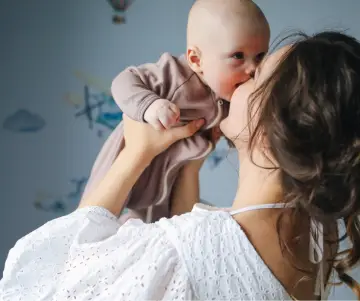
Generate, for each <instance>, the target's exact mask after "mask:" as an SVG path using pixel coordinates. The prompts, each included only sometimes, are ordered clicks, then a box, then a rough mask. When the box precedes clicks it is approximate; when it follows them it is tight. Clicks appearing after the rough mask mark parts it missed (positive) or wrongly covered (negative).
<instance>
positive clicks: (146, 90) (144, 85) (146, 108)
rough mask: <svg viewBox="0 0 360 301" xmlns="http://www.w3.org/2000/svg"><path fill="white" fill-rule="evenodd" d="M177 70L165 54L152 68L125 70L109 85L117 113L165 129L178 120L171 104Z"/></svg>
mask: <svg viewBox="0 0 360 301" xmlns="http://www.w3.org/2000/svg"><path fill="white" fill-rule="evenodd" d="M178 69H179V66H178V62H177V61H176V59H174V58H173V57H172V56H171V55H170V54H168V53H165V54H163V55H162V56H161V58H160V60H159V61H158V62H157V63H155V64H144V65H141V66H138V67H129V68H127V69H125V70H124V71H123V72H121V73H120V74H119V75H118V76H116V77H115V79H114V80H113V82H112V86H111V92H112V95H113V97H114V100H115V102H116V103H117V104H118V106H119V107H120V109H121V110H122V111H123V112H124V113H125V114H126V115H127V116H129V117H130V118H132V119H134V120H137V121H146V122H149V123H151V124H152V125H154V126H156V123H157V122H158V123H159V125H162V126H164V127H167V125H168V124H169V123H170V124H171V123H174V122H175V121H177V119H178V118H179V115H180V112H179V109H178V108H177V106H176V105H174V104H172V103H171V102H170V101H171V97H172V95H173V93H174V92H175V90H176V88H177V86H178V83H177V81H176V80H177V78H176V76H177V74H179V70H178Z"/></svg>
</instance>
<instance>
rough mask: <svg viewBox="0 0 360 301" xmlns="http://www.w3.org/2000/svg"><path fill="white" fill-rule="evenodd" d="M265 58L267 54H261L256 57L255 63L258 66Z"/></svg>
mask: <svg viewBox="0 0 360 301" xmlns="http://www.w3.org/2000/svg"><path fill="white" fill-rule="evenodd" d="M264 57H265V52H262V53H259V54H258V55H257V56H256V57H255V62H256V63H257V64H259V63H261V61H262V60H263V58H264Z"/></svg>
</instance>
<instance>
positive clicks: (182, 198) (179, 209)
mask: <svg viewBox="0 0 360 301" xmlns="http://www.w3.org/2000/svg"><path fill="white" fill-rule="evenodd" d="M200 167H201V165H199V164H198V163H196V162H195V163H194V162H190V163H189V164H188V165H185V166H184V167H183V168H182V169H181V171H180V174H179V176H178V178H177V179H176V182H175V185H174V189H173V192H172V195H171V216H173V215H181V214H184V213H187V212H190V211H191V210H192V208H193V207H194V205H195V204H196V203H198V202H199V201H200V185H199V172H200Z"/></svg>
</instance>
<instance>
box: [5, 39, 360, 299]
mask: <svg viewBox="0 0 360 301" xmlns="http://www.w3.org/2000/svg"><path fill="white" fill-rule="evenodd" d="M254 91H255V92H254ZM359 115H360V44H359V43H358V42H357V41H356V40H355V39H353V38H351V37H348V36H345V35H343V34H339V33H331V32H327V33H321V34H318V35H315V36H313V37H307V38H304V39H302V40H299V41H297V42H295V43H294V44H293V45H291V46H288V47H285V48H282V49H280V50H279V51H277V52H275V53H274V54H272V55H270V56H268V57H267V58H266V59H265V60H264V62H263V63H262V64H261V66H260V67H259V68H258V70H257V72H256V75H255V78H254V79H253V80H250V81H248V82H246V83H244V84H243V85H241V86H240V87H239V88H238V89H237V91H236V93H235V94H234V95H233V98H232V102H231V105H230V113H229V116H228V118H227V119H226V120H224V121H223V123H222V124H221V129H222V131H223V133H224V134H225V135H226V136H227V137H228V138H230V139H231V140H232V141H233V143H234V144H235V146H236V148H237V150H238V153H239V160H240V161H241V170H240V174H239V186H238V190H237V194H236V197H235V200H234V203H233V206H232V208H231V209H229V210H228V211H227V210H220V209H216V208H204V207H200V206H195V208H194V210H193V212H191V213H189V214H184V215H182V216H177V217H173V218H171V219H162V220H161V221H159V222H158V223H155V224H148V225H147V224H143V223H142V222H141V221H139V220H130V221H128V222H127V223H126V224H124V225H122V226H120V225H119V223H118V221H117V216H118V215H119V213H120V210H121V208H122V202H123V201H124V200H125V197H126V195H127V193H128V192H129V190H130V189H131V187H132V185H133V184H134V183H135V181H136V179H137V178H138V177H139V175H140V174H141V172H142V171H143V170H144V169H145V168H146V166H147V165H148V164H149V163H150V162H151V160H152V159H153V158H154V157H155V156H156V155H157V154H159V153H160V152H162V151H163V150H164V149H166V148H167V147H169V145H170V144H172V143H174V142H175V141H177V140H178V139H181V138H184V137H187V136H190V135H191V134H193V133H194V132H195V131H196V130H197V129H198V128H199V126H201V122H199V123H198V124H196V123H191V124H189V125H188V126H185V127H183V128H176V129H172V130H168V131H165V132H153V130H152V129H151V128H150V127H149V126H147V125H144V124H140V123H136V122H134V121H131V120H128V119H126V120H125V139H126V147H125V150H124V151H123V152H122V153H121V154H120V155H119V157H118V159H117V161H116V162H115V163H114V165H113V167H112V169H111V170H110V171H109V173H108V174H107V175H106V177H105V178H104V180H103V181H102V182H101V183H100V185H99V187H98V188H97V190H95V191H94V192H93V193H92V194H91V195H89V196H88V198H87V199H85V200H84V201H83V203H82V204H81V205H80V208H79V209H78V210H76V211H75V212H73V213H71V214H70V215H68V216H65V217H61V218H59V219H56V220H54V221H51V222H49V223H47V224H45V225H44V226H42V227H41V228H39V229H38V230H35V231H34V232H32V233H30V234H29V235H27V236H25V237H24V238H23V239H21V240H20V241H19V242H18V243H17V244H16V245H15V247H14V248H13V249H12V250H11V252H10V253H9V257H8V260H7V262H6V266H5V271H4V278H3V280H2V281H1V284H0V292H1V294H2V296H3V299H4V300H14V299H20V296H21V297H22V298H23V299H24V300H74V299H75V298H76V300H144V299H147V300H148V299H152V300H159V299H165V300H175V299H177V300H179V299H180V300H189V299H201V300H205V299H206V300H244V299H257V300H260V299H271V300H275V299H276V300H279V299H281V300H284V299H291V298H295V299H303V300H305V299H315V298H317V297H320V298H326V288H328V287H329V286H330V285H329V284H328V285H327V282H328V280H329V275H330V273H331V272H332V271H333V270H334V269H336V270H337V271H338V273H339V276H340V278H341V280H343V281H344V282H346V283H347V284H349V285H351V286H352V288H353V289H354V291H355V292H357V293H359V291H358V290H357V289H358V288H357V284H356V283H355V282H354V281H353V280H352V278H350V277H349V276H347V275H346V274H344V271H345V268H348V267H352V266H353V265H354V264H356V263H357V262H358V261H359V260H358V259H359V254H360V253H359V252H360V251H359V250H358V246H359V240H360V230H359V220H358V218H357V215H358V214H359V211H360V210H359V207H360V194H359V193H360V191H359V190H360V188H359V187H360V185H358V181H359V179H360V165H359V164H360V157H359V154H360V143H359V142H360V139H359V138H360V124H359V117H360V116H359ZM150 131H151V135H150V134H149V133H150ZM239 133H240V134H239ZM248 138H249V139H248ZM339 219H341V220H343V221H344V222H345V224H346V230H347V235H348V237H349V238H350V241H351V242H352V244H353V245H352V247H351V249H350V251H349V253H347V254H345V255H346V257H345V258H344V259H343V260H342V261H334V259H335V256H336V253H337V242H338V237H339V236H338V233H337V227H336V225H337V220H339ZM309 246H310V251H311V252H310V254H309ZM358 297H359V295H358Z"/></svg>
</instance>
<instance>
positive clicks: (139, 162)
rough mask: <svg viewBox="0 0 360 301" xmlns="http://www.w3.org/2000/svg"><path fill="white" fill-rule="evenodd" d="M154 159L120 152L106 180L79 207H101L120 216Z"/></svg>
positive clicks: (125, 151) (124, 150) (142, 154)
mask: <svg viewBox="0 0 360 301" xmlns="http://www.w3.org/2000/svg"><path fill="white" fill-rule="evenodd" d="M151 159H152V158H148V157H147V156H146V154H144V153H139V154H135V153H133V152H130V151H128V150H127V149H126V147H125V148H124V149H123V150H122V151H121V152H120V154H119V156H118V157H117V158H116V160H115V161H114V163H113V165H112V166H111V168H110V170H109V171H108V173H107V174H106V175H105V177H104V179H102V181H101V182H100V183H99V184H98V186H97V187H96V188H95V189H94V190H93V191H91V192H90V193H89V194H88V195H87V196H86V197H85V198H84V199H83V200H82V201H81V203H80V205H79V207H86V206H101V207H104V208H105V209H107V210H109V211H110V212H112V213H113V214H114V215H116V216H119V215H120V213H121V211H122V209H123V208H124V204H125V200H126V198H127V196H128V194H129V192H130V191H131V189H132V187H133V186H134V184H135V183H136V181H137V180H138V179H139V177H140V175H141V174H142V173H143V171H144V170H145V168H146V167H147V166H148V165H149V164H150V162H151Z"/></svg>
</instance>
